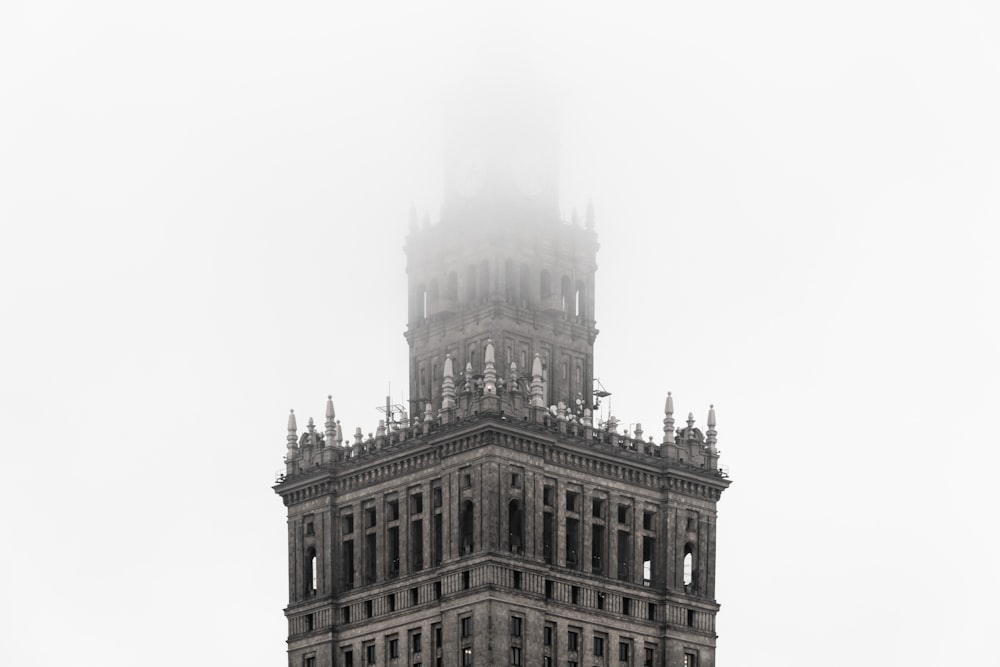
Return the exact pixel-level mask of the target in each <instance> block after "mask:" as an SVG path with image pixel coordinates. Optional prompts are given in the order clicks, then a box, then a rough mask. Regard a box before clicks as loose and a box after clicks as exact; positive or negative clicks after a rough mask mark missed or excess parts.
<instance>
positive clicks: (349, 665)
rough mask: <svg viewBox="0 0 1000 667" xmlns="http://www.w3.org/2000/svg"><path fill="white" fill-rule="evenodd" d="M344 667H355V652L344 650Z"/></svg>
mask: <svg viewBox="0 0 1000 667" xmlns="http://www.w3.org/2000/svg"><path fill="white" fill-rule="evenodd" d="M344 667H354V651H352V650H351V649H344Z"/></svg>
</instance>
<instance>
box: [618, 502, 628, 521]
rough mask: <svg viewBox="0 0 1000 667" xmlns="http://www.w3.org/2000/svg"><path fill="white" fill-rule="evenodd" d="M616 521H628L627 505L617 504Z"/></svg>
mask: <svg viewBox="0 0 1000 667" xmlns="http://www.w3.org/2000/svg"><path fill="white" fill-rule="evenodd" d="M618 523H628V505H619V506H618Z"/></svg>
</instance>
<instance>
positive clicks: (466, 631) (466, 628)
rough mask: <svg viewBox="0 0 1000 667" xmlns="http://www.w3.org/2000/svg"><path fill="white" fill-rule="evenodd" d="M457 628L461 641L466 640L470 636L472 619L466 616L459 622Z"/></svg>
mask: <svg viewBox="0 0 1000 667" xmlns="http://www.w3.org/2000/svg"><path fill="white" fill-rule="evenodd" d="M459 626H460V628H461V631H462V639H468V638H469V637H471V636H472V617H471V616H466V617H464V618H462V620H461V621H460V622H459Z"/></svg>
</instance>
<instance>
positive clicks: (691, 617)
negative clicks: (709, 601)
mask: <svg viewBox="0 0 1000 667" xmlns="http://www.w3.org/2000/svg"><path fill="white" fill-rule="evenodd" d="M687 624H688V627H689V628H693V627H694V609H688V610H687Z"/></svg>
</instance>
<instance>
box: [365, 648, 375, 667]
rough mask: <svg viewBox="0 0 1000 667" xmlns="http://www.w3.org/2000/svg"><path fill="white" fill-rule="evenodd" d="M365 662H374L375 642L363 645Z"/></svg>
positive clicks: (372, 663) (370, 663) (371, 663)
mask: <svg viewBox="0 0 1000 667" xmlns="http://www.w3.org/2000/svg"><path fill="white" fill-rule="evenodd" d="M365 662H366V663H367V664H369V665H374V664H375V644H368V645H367V646H365Z"/></svg>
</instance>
